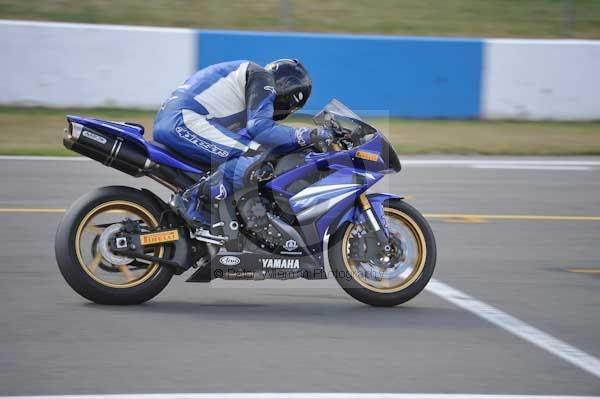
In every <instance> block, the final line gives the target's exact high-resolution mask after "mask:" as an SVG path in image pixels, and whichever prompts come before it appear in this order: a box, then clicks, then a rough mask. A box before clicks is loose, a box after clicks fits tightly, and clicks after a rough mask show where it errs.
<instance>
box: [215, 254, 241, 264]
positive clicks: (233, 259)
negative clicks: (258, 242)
mask: <svg viewBox="0 0 600 399" xmlns="http://www.w3.org/2000/svg"><path fill="white" fill-rule="evenodd" d="M219 262H220V263H221V264H223V265H225V266H235V265H239V264H240V258H238V257H237V256H229V255H228V256H223V257H222V258H221V259H219Z"/></svg>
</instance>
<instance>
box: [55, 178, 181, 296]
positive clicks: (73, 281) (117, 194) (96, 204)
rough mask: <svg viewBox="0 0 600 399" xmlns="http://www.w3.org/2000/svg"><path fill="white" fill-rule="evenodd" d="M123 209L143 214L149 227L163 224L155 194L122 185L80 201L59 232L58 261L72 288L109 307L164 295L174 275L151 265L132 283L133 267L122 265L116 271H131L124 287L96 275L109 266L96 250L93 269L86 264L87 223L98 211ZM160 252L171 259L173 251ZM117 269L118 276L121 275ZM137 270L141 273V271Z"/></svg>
mask: <svg viewBox="0 0 600 399" xmlns="http://www.w3.org/2000/svg"><path fill="white" fill-rule="evenodd" d="M119 206H121V208H123V209H131V210H132V212H133V211H135V212H139V214H140V215H142V217H143V218H144V219H145V221H146V223H147V224H148V225H154V226H150V227H157V226H158V223H159V222H160V217H161V213H162V208H161V206H160V204H159V203H157V201H156V200H155V198H153V197H152V196H151V195H149V194H146V193H144V192H142V191H140V190H136V189H133V188H130V187H121V186H111V187H103V188H99V189H96V190H94V191H92V192H91V193H89V194H86V195H84V196H83V197H81V198H79V199H78V200H77V201H76V202H75V203H74V204H73V205H72V206H71V207H70V208H69V210H68V211H67V213H66V214H65V216H64V217H63V219H62V220H61V222H60V225H59V226H58V230H57V232H56V241H55V254H56V261H57V263H58V268H59V270H60V272H61V274H62V275H63V277H64V278H65V280H66V281H67V283H68V284H69V286H71V288H73V290H75V291H76V292H77V293H78V294H79V295H81V296H82V297H84V298H86V299H88V300H90V301H92V302H96V303H99V304H105V305H135V304H140V303H143V302H146V301H148V300H150V299H152V298H153V297H155V296H156V295H157V294H158V293H160V292H161V291H162V290H163V289H164V288H165V286H166V285H167V284H168V283H169V281H170V280H171V277H172V276H173V272H172V271H171V270H170V269H168V268H166V267H163V266H160V265H157V264H151V265H149V266H148V267H145V268H143V269H142V270H143V271H142V272H141V273H143V274H142V275H141V276H140V277H139V278H137V279H136V280H130V279H132V278H133V277H134V276H133V275H132V272H131V271H130V270H129V266H128V265H119V266H115V267H116V268H118V269H116V270H121V269H120V268H122V267H125V268H127V270H125V269H123V270H122V271H123V273H124V275H125V278H126V281H125V282H124V283H123V284H116V283H114V282H111V281H104V280H102V279H101V278H99V277H97V276H96V275H95V271H94V270H96V268H98V269H100V268H99V267H98V265H100V262H101V263H102V264H103V265H104V266H105V265H106V260H105V259H104V258H101V255H100V254H99V253H97V252H98V251H97V249H96V248H95V247H94V250H93V251H92V254H96V256H94V259H93V260H92V262H93V263H94V267H93V269H92V268H91V267H90V266H91V263H90V262H88V263H87V264H86V262H85V261H84V259H83V256H82V253H81V252H82V250H81V249H78V248H81V245H82V244H81V242H82V239H81V236H82V235H83V233H82V232H83V231H84V230H85V229H84V227H86V225H85V223H91V220H93V217H94V216H93V215H94V212H101V211H102V210H103V209H107V210H106V212H107V213H110V212H112V213H113V214H115V213H118V212H122V211H119ZM92 228H93V229H98V227H97V226H92ZM92 234H93V233H92ZM97 234H100V233H97ZM94 242H97V240H95V241H94ZM92 245H96V244H92ZM156 251H157V252H158V254H160V256H162V257H167V256H168V255H169V252H170V249H169V247H167V246H164V247H161V248H160V249H157V250H156ZM158 254H155V255H158ZM104 270H106V269H104ZM116 270H115V274H116V275H119V274H118V272H117V271H116ZM134 270H135V271H138V272H139V270H140V269H139V268H138V269H134ZM119 276H120V275H119Z"/></svg>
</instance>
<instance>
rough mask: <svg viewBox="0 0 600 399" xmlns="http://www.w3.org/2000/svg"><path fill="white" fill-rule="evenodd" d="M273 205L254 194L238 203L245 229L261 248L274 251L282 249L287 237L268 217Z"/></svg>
mask: <svg viewBox="0 0 600 399" xmlns="http://www.w3.org/2000/svg"><path fill="white" fill-rule="evenodd" d="M272 211H273V205H272V204H271V202H270V201H269V200H267V199H266V198H264V197H261V196H259V195H258V194H257V193H253V194H252V195H251V196H249V197H246V196H245V198H242V199H241V200H240V202H239V203H238V212H239V213H240V216H241V219H242V222H243V226H244V227H243V228H244V230H245V231H246V232H247V233H248V235H249V236H250V237H251V238H252V239H253V241H255V242H256V243H257V244H258V245H259V246H261V248H265V249H267V250H274V249H275V248H277V247H280V246H281V245H282V244H283V242H284V240H285V239H286V237H284V236H283V234H281V233H280V232H279V230H277V229H276V228H275V227H274V226H273V225H272V224H271V223H270V222H269V218H268V217H267V215H268V214H269V213H272Z"/></svg>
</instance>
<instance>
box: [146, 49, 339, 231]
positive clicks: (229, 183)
mask: <svg viewBox="0 0 600 399" xmlns="http://www.w3.org/2000/svg"><path fill="white" fill-rule="evenodd" d="M311 89H312V82H311V79H310V77H309V75H308V72H307V71H306V69H305V68H304V66H303V65H302V64H301V63H300V61H298V60H291V59H281V60H277V61H273V62H271V63H270V64H268V65H266V66H265V67H264V68H263V67H261V66H259V65H257V64H255V63H253V62H251V61H243V60H242V61H231V62H224V63H219V64H215V65H212V66H209V67H206V68H204V69H201V70H200V71H198V72H196V73H195V74H194V75H192V76H191V77H189V78H188V79H187V80H186V81H185V82H184V83H183V84H182V85H181V86H179V87H178V88H177V89H175V91H174V92H173V93H172V94H171V96H170V97H169V98H168V99H167V100H166V101H165V102H164V103H163V105H162V106H161V109H160V111H159V112H158V114H157V115H156V119H155V121H154V140H155V141H157V142H159V143H161V144H163V145H165V146H167V147H169V148H170V149H172V150H174V151H176V152H178V153H180V154H182V155H183V156H185V157H186V158H189V159H192V160H196V161H199V162H201V163H204V164H210V165H211V166H212V169H215V167H216V170H214V172H213V173H212V174H211V175H210V177H209V178H208V179H206V180H203V181H202V182H200V183H199V184H196V185H194V186H192V187H191V188H189V189H187V190H186V191H185V192H183V193H181V194H177V195H175V196H174V197H173V199H172V201H171V206H172V207H173V208H174V209H175V210H176V211H177V212H178V213H180V214H181V216H182V217H183V218H184V219H185V220H186V221H187V222H188V223H189V224H190V225H192V226H194V227H197V228H206V229H210V202H211V201H215V200H222V199H224V198H226V197H227V196H228V195H231V194H232V193H233V192H234V191H236V190H238V189H240V188H242V187H243V186H245V185H247V184H250V183H256V179H260V178H261V176H260V174H261V173H264V171H260V170H257V166H259V165H255V164H256V163H258V161H259V160H260V157H261V155H260V153H261V152H263V151H270V152H274V153H286V152H290V151H293V150H295V149H298V148H300V147H304V146H308V145H311V144H315V143H320V144H321V145H323V144H324V145H327V144H329V143H330V142H331V141H332V134H331V132H330V131H329V130H327V129H324V128H315V129H314V128H307V127H300V128H293V127H289V126H284V125H281V124H277V123H275V121H279V120H283V119H285V118H286V117H288V116H289V115H290V114H292V113H294V112H296V111H297V110H298V109H300V108H302V107H303V106H304V104H306V102H307V100H308V98H309V96H310V93H311ZM266 173H268V172H266Z"/></svg>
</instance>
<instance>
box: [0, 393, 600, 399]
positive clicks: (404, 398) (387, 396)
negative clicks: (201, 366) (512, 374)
mask: <svg viewBox="0 0 600 399" xmlns="http://www.w3.org/2000/svg"><path fill="white" fill-rule="evenodd" d="M43 398H48V399H103V398H107V399H138V398H139V399H283V398H286V399H600V396H565V395H476V394H475V395H474V394H444V393H442V394H435V393H341V392H339V393H338V392H336V393H324V392H323V393H322V392H313V393H311V392H306V393H295V392H294V393H291V392H279V393H160V394H125V395H49V396H0V399H43Z"/></svg>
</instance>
